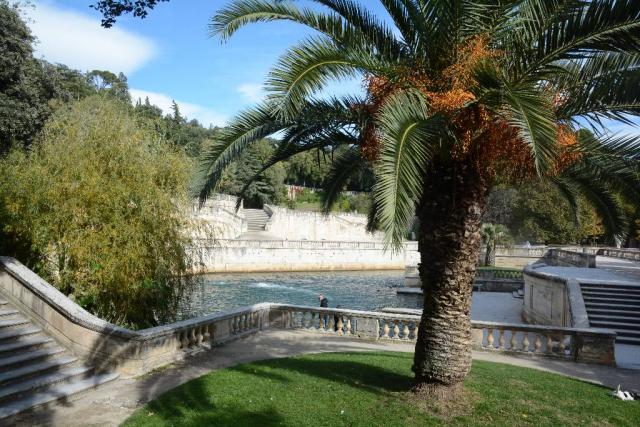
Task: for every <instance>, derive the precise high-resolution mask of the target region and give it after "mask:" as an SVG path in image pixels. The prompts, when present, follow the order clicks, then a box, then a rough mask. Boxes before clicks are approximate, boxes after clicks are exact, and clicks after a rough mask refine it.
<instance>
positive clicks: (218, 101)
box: [28, 0, 359, 125]
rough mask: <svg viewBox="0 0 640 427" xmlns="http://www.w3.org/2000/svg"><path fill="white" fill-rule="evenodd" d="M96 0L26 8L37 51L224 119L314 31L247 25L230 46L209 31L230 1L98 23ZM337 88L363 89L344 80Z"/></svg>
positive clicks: (204, 0) (193, 0)
mask: <svg viewBox="0 0 640 427" xmlns="http://www.w3.org/2000/svg"><path fill="white" fill-rule="evenodd" d="M91 3H93V0H64V1H62V0H38V1H36V2H35V8H34V9H32V10H29V11H28V14H29V18H30V20H31V22H30V25H31V28H32V30H33V32H34V33H35V35H36V36H37V37H38V39H39V43H38V45H37V46H36V54H37V55H38V56H39V57H43V58H44V59H47V60H49V61H52V62H61V63H65V64H67V65H69V66H71V67H73V68H78V69H81V70H90V69H95V68H98V69H109V70H110V71H114V72H119V71H123V72H124V73H125V74H126V75H127V76H128V78H129V86H130V88H131V92H132V95H134V96H135V97H144V96H149V98H150V99H151V101H152V102H154V103H156V104H157V105H159V106H161V107H163V108H164V109H168V107H169V104H170V102H171V100H172V99H175V100H176V101H177V102H178V103H179V104H180V105H181V106H182V110H183V112H184V113H185V114H186V115H187V116H189V117H190V118H197V119H198V120H200V121H201V122H203V123H204V124H205V125H208V124H209V123H213V124H215V125H219V124H223V123H224V122H225V120H228V119H229V118H230V117H232V116H233V115H234V114H235V113H237V112H238V111H239V110H240V109H242V108H244V107H248V106H250V105H253V104H254V103H256V102H257V101H259V100H260V99H261V98H262V96H263V93H262V91H261V87H262V83H263V82H264V80H265V77H266V76H267V73H268V71H269V69H270V67H271V65H272V64H274V63H275V62H276V60H277V59H278V57H279V56H280V55H281V54H282V53H283V52H284V51H285V50H286V48H287V47H288V46H291V45H293V44H294V43H296V42H297V41H299V40H301V39H303V38H304V37H305V36H306V35H308V34H310V32H309V31H308V30H306V29H305V28H304V27H302V26H300V25H296V24H292V23H284V22H278V23H268V24H256V25H250V26H248V27H245V28H244V29H242V30H240V31H239V32H238V33H236V34H235V35H234V37H232V38H231V39H230V40H229V41H227V42H226V43H224V44H223V43H221V41H220V40H219V39H218V38H211V37H210V36H209V34H208V24H209V20H210V17H211V16H212V15H213V14H214V12H215V11H216V10H217V9H218V8H219V7H221V6H222V5H224V4H225V3H226V1H224V0H188V1H184V0H182V1H181V0H172V1H170V2H168V3H164V4H161V5H159V6H158V7H157V8H156V9H155V10H153V11H152V12H151V13H150V15H149V17H148V18H147V19H144V20H140V19H133V18H131V17H124V18H121V19H120V20H119V21H118V22H117V23H116V24H115V26H114V27H113V28H111V29H103V28H101V27H100V15H99V14H98V13H96V11H94V10H93V9H91V8H89V5H90V4H91ZM332 89H333V91H334V92H335V91H338V92H348V91H353V90H359V83H357V82H353V81H351V82H344V83H343V84H341V85H337V86H335V87H333V88H332Z"/></svg>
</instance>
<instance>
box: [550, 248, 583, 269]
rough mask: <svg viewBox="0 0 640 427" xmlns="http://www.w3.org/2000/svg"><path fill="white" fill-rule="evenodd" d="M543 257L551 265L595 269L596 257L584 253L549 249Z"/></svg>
mask: <svg viewBox="0 0 640 427" xmlns="http://www.w3.org/2000/svg"><path fill="white" fill-rule="evenodd" d="M544 257H545V259H546V260H547V262H548V263H549V264H551V265H557V266H562V267H566V266H569V267H583V268H596V256H595V255H594V254H590V253H586V252H574V251H568V250H564V249H555V248H553V249H549V251H548V252H547V253H546V254H545V256H544Z"/></svg>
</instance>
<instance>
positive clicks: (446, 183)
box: [413, 162, 488, 389]
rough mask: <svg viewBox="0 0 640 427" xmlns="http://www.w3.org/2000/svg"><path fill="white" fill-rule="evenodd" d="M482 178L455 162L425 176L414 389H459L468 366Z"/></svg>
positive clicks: (484, 185) (420, 211)
mask: <svg viewBox="0 0 640 427" xmlns="http://www.w3.org/2000/svg"><path fill="white" fill-rule="evenodd" d="M470 163H471V162H470ZM472 164H473V163H472ZM482 175H483V174H482V173H481V172H480V171H478V170H477V169H476V168H475V167H474V166H470V165H467V164H464V163H462V162H458V163H453V164H448V165H444V166H443V165H440V166H438V167H435V168H433V169H431V171H430V173H429V175H428V176H427V177H426V182H427V184H426V185H425V189H424V193H423V197H422V200H421V202H420V205H419V207H418V209H417V214H418V217H419V219H420V231H419V238H418V250H419V251H420V260H421V262H420V266H419V271H420V279H421V282H422V290H423V292H424V310H423V313H422V319H421V321H420V328H419V332H418V339H417V343H416V349H415V356H414V364H413V371H414V373H415V379H416V382H417V386H418V389H420V388H421V387H422V386H424V385H429V386H430V387H431V388H433V387H436V388H437V387H438V386H444V387H446V388H448V387H450V386H453V385H459V384H460V383H461V382H462V380H463V379H464V378H465V376H466V375H467V374H468V372H469V369H470V368H471V293H472V290H473V280H474V276H475V270H476V263H477V261H478V255H479V250H480V245H481V236H480V225H481V216H482V210H483V208H484V201H485V198H486V193H487V187H488V184H487V180H486V179H484V178H483V176H482Z"/></svg>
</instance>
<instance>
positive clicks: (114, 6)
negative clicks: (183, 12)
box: [91, 0, 169, 28]
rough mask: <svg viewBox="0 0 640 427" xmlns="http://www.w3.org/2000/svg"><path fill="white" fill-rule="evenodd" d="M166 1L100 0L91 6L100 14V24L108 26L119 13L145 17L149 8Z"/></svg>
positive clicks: (114, 20) (113, 22)
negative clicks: (101, 17)
mask: <svg viewBox="0 0 640 427" xmlns="http://www.w3.org/2000/svg"><path fill="white" fill-rule="evenodd" d="M166 1H169V0H100V1H98V2H96V3H95V4H93V5H92V6H91V7H93V8H94V9H96V10H98V11H99V12H100V13H101V14H102V16H103V19H102V26H104V27H106V28H109V27H111V26H112V25H113V24H115V22H116V19H117V18H118V17H119V16H120V15H124V14H127V13H131V14H133V16H135V17H138V18H145V17H146V16H147V14H148V13H149V10H151V9H153V8H154V7H156V6H157V5H158V4H159V3H162V2H166Z"/></svg>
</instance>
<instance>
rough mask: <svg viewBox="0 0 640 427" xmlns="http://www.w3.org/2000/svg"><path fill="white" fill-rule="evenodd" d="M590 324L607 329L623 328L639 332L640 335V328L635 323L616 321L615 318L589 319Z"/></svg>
mask: <svg viewBox="0 0 640 427" xmlns="http://www.w3.org/2000/svg"><path fill="white" fill-rule="evenodd" d="M589 324H590V325H591V326H592V327H594V328H606V329H615V330H623V331H631V332H638V334H639V335H640V328H638V325H637V324H635V323H627V322H619V321H618V322H616V321H613V320H596V321H593V322H591V321H589Z"/></svg>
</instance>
